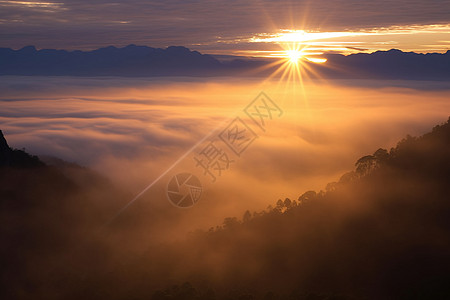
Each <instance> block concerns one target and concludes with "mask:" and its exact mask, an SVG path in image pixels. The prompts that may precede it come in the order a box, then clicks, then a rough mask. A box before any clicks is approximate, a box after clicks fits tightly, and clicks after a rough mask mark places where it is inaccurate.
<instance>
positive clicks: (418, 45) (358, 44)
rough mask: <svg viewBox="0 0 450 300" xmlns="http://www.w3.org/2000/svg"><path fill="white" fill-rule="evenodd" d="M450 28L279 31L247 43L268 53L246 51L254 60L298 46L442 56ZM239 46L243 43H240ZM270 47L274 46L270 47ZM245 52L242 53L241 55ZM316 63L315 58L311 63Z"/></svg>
mask: <svg viewBox="0 0 450 300" xmlns="http://www.w3.org/2000/svg"><path fill="white" fill-rule="evenodd" d="M449 36H450V24H434V25H408V26H391V27H380V28H369V29H361V30H358V31H336V32H333V31H312V30H298V29H281V30H278V31H276V32H273V33H259V34H256V35H254V36H252V37H250V38H248V39H247V40H246V42H247V43H248V44H249V45H250V46H249V48H251V45H258V44H259V45H265V47H266V48H268V49H271V50H266V51H256V52H255V51H251V50H250V51H247V54H248V55H252V56H255V57H258V56H259V57H271V56H274V55H275V56H276V55H277V50H276V49H275V47H274V46H275V45H281V46H282V47H283V45H285V44H292V43H295V44H298V45H300V46H301V47H306V48H308V51H315V52H329V53H340V54H345V55H348V54H352V53H359V52H365V53H371V52H375V51H378V50H390V49H393V48H395V49H399V50H402V51H414V52H417V53H430V52H437V53H444V52H446V51H447V50H449V49H450V43H449V38H448V37H449ZM241 42H242V40H241ZM271 45H273V46H271ZM244 53H245V51H241V53H240V54H241V55H243V54H244ZM310 61H315V62H319V60H317V59H316V58H315V57H313V59H312V60H310Z"/></svg>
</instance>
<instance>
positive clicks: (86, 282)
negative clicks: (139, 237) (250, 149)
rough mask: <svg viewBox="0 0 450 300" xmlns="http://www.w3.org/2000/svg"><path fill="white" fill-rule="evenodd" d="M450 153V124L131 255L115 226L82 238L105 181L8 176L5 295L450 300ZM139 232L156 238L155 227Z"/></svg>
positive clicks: (53, 173)
mask: <svg viewBox="0 0 450 300" xmlns="http://www.w3.org/2000/svg"><path fill="white" fill-rule="evenodd" d="M449 149H450V120H449V122H447V123H446V124H443V125H441V126H437V127H435V128H434V129H433V130H432V132H430V133H428V134H425V135H424V136H422V137H419V138H413V137H407V138H406V139H404V140H402V141H401V142H400V143H399V144H398V145H397V147H395V148H393V149H391V150H390V151H386V150H383V149H379V150H377V151H376V152H375V153H374V154H373V155H368V156H365V157H362V158H361V159H359V160H358V161H357V163H356V167H355V170H354V171H352V172H349V173H347V174H345V175H343V176H342V178H341V179H340V180H339V182H335V183H330V184H328V185H327V188H326V190H325V191H320V192H314V191H309V192H306V193H304V194H303V195H301V196H300V197H299V198H298V199H295V200H291V199H285V200H279V201H278V202H277V203H276V204H275V205H274V207H270V208H268V209H266V210H265V211H261V212H254V213H250V212H246V213H245V214H244V216H243V218H233V217H230V218H227V219H225V221H224V223H223V224H222V225H221V226H217V227H216V228H212V229H210V230H209V231H206V232H204V231H199V232H195V233H192V235H191V236H190V237H189V238H188V239H187V240H185V241H180V242H176V243H172V244H167V243H163V244H162V243H155V244H154V245H152V246H151V247H150V248H148V250H147V251H146V252H145V253H144V254H142V253H140V254H139V255H129V254H130V253H133V252H132V251H127V248H130V247H131V246H130V245H129V244H128V243H125V242H123V241H125V240H126V239H120V240H121V241H122V242H120V243H118V242H115V240H114V239H112V238H111V237H112V236H113V232H114V231H117V230H118V228H117V226H115V227H114V228H112V227H109V228H107V229H105V230H106V232H103V233H102V234H101V235H98V236H92V235H91V236H90V239H88V240H89V242H86V235H87V234H86V233H87V232H88V231H90V230H92V228H95V224H97V223H98V222H99V219H100V220H102V219H105V218H104V217H102V216H104V214H107V212H108V211H109V212H110V211H111V209H109V210H107V209H103V208H105V207H108V206H107V205H106V204H105V203H107V202H105V201H104V200H105V198H104V197H105V196H106V197H107V198H108V197H109V198H108V199H114V195H115V196H116V197H117V195H118V192H117V191H114V190H111V186H109V185H107V184H106V185H101V184H95V185H90V183H91V182H92V180H88V181H80V180H78V181H74V177H73V176H72V175H70V174H69V173H67V172H66V173H61V170H58V169H54V168H52V167H49V166H37V167H28V168H25V169H24V168H22V167H15V166H11V165H9V166H7V167H2V169H1V170H0V171H1V172H0V175H1V181H0V185H1V189H0V192H1V199H2V211H1V222H2V225H1V239H2V240H1V244H2V248H1V251H2V253H1V257H2V271H1V272H2V274H1V283H2V287H4V288H3V289H2V293H6V295H7V297H6V298H5V299H154V300H163V299H164V300H168V299H172V300H174V299H184V300H188V299H230V300H231V299H241V300H242V299H292V300H294V299H449V298H450V286H449V285H448V282H450V275H449V271H450V198H449V192H450V185H449V182H450V151H449ZM88 173H89V172H88ZM64 174H65V175H64ZM89 174H90V173H89ZM86 176H88V174H84V175H82V176H81V175H80V176H78V177H77V178H78V179H80V178H86ZM76 182H78V183H76ZM89 187H91V189H92V188H94V187H96V188H97V189H96V191H97V192H96V193H92V192H91V191H90V189H89ZM88 191H89V192H88ZM108 191H109V193H108ZM112 194H113V195H112ZM243 201H245V199H243ZM90 203H97V206H93V205H92V204H90ZM76 204H83V205H81V206H79V205H76ZM102 211H103V213H102ZM99 216H100V217H99ZM146 217H147V218H148V216H146ZM88 229H89V230H88ZM145 230H146V231H148V234H147V235H146V238H148V239H152V238H153V237H154V234H153V233H152V230H151V227H147V228H145ZM108 231H109V232H108ZM129 233H130V232H129ZM108 237H109V238H108ZM130 241H131V238H130ZM79 248H82V250H79ZM119 250H120V251H119ZM124 253H128V255H124ZM187 282H189V283H187Z"/></svg>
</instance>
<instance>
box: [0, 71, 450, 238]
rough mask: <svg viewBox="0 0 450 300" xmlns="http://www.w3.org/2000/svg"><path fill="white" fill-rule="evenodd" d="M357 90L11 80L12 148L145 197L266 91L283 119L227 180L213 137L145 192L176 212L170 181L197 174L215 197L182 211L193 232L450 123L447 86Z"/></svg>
mask: <svg viewBox="0 0 450 300" xmlns="http://www.w3.org/2000/svg"><path fill="white" fill-rule="evenodd" d="M348 83H349V82H329V83H326V82H308V83H306V85H305V93H302V92H300V91H299V90H298V89H297V91H296V92H295V93H294V92H293V90H292V89H285V88H284V86H283V85H279V84H278V83H277V82H271V81H266V82H261V81H257V80H253V79H242V80H235V79H223V78H216V79H214V80H213V79H211V80H209V81H208V80H206V79H190V78H188V79H186V78H171V79H159V78H153V79H130V78H127V79H123V78H70V77H39V78H27V77H3V80H2V82H1V84H0V88H1V90H2V95H1V99H0V112H1V113H0V129H2V130H3V132H4V134H5V136H6V138H7V139H8V141H9V144H10V145H11V146H12V147H15V148H22V147H24V148H26V149H27V150H28V151H29V152H31V153H32V154H38V155H44V154H45V155H54V156H57V157H60V158H63V159H65V160H68V161H74V162H78V163H81V164H84V165H87V166H89V167H91V168H94V169H96V170H98V171H100V172H101V173H103V174H105V175H106V176H108V177H110V178H111V179H113V180H114V182H115V183H116V184H118V185H119V186H122V187H126V188H127V189H128V190H130V191H131V193H132V194H138V193H139V192H140V191H141V190H142V189H144V188H145V187H146V186H147V185H148V184H150V183H151V182H152V181H153V180H154V179H155V178H157V177H158V176H159V175H160V174H161V173H163V172H164V171H166V170H167V169H168V168H169V167H170V166H171V165H172V164H173V162H175V161H176V160H177V159H178V158H179V157H180V156H181V155H183V154H184V153H186V151H188V150H189V149H190V148H191V147H192V146H193V145H195V144H196V143H198V142H199V141H201V140H202V138H203V137H204V136H205V135H207V134H209V133H211V131H212V130H213V129H215V128H217V129H219V131H220V130H221V128H223V127H224V126H226V125H227V124H228V122H229V121H230V120H232V118H233V117H235V116H240V115H242V109H243V108H244V107H245V106H246V105H247V104H248V103H249V102H250V101H251V100H253V99H254V97H255V96H256V95H257V94H258V93H259V92H260V91H262V90H263V91H265V92H266V93H267V94H268V95H270V97H272V99H273V100H274V101H275V102H276V103H277V104H278V105H279V106H280V107H282V109H283V110H284V114H283V116H282V117H281V118H280V119H276V120H275V119H274V120H273V122H271V123H270V124H268V127H267V131H266V132H262V131H258V132H257V134H258V136H259V137H258V139H256V140H255V142H254V143H252V144H251V145H250V146H249V147H248V148H247V150H246V151H245V152H244V153H243V154H242V155H241V157H233V159H234V160H235V163H233V165H232V166H231V168H230V170H227V171H226V172H225V171H224V172H223V175H222V176H221V177H220V178H218V180H217V182H215V183H211V180H210V178H208V176H204V175H203V174H202V170H201V169H200V168H199V167H197V166H196V164H195V161H194V158H193V155H195V153H198V151H200V147H204V145H205V143H206V142H207V140H206V141H205V143H202V144H201V145H200V146H199V148H197V149H196V150H195V151H196V152H195V151H194V153H191V154H189V155H188V156H187V157H186V158H185V159H184V160H183V161H182V162H181V163H180V165H178V166H176V167H175V168H174V169H173V170H171V172H169V173H168V174H167V176H165V177H163V178H162V180H161V182H159V183H158V184H157V185H155V186H154V188H152V189H151V190H149V191H148V192H147V193H145V194H144V195H143V197H142V199H141V200H142V201H144V202H145V201H147V203H148V201H150V203H153V204H154V205H156V206H158V207H160V208H161V209H164V210H166V209H175V208H173V207H172V206H171V205H170V204H169V203H168V201H167V198H166V196H165V185H166V184H167V182H168V180H169V179H170V176H172V175H174V174H176V173H177V172H185V171H188V172H191V173H194V174H197V176H198V177H199V178H200V179H201V181H202V183H203V185H204V188H205V190H204V195H203V196H202V199H201V200H200V202H199V203H198V204H197V205H196V206H195V208H193V209H192V211H191V210H189V211H187V212H185V211H184V212H183V213H180V214H181V215H184V216H185V217H186V219H185V220H192V218H193V217H195V218H196V220H197V221H198V222H196V223H195V224H194V223H192V222H191V223H186V224H184V223H183V222H182V221H180V224H183V225H182V226H186V229H194V228H196V227H198V226H208V225H213V224H217V222H218V221H220V220H221V219H223V218H224V217H226V216H230V215H239V214H240V213H242V212H243V211H245V210H246V209H256V210H259V209H263V208H265V207H266V206H267V205H268V204H272V203H273V202H274V201H276V199H278V198H284V197H290V198H293V199H296V198H297V197H298V196H299V195H300V194H302V193H303V192H305V191H306V190H311V189H315V190H320V189H323V188H324V186H325V184H326V183H327V182H329V181H334V180H338V179H339V176H340V175H342V174H343V173H344V172H346V171H348V170H351V169H352V168H353V164H354V162H355V161H356V159H357V158H359V157H361V156H363V155H366V154H369V153H372V152H374V151H375V150H376V149H378V148H379V147H385V148H390V147H392V146H394V145H395V143H396V142H397V141H398V140H400V139H401V138H403V137H404V136H405V135H406V134H412V135H418V134H421V133H424V132H426V131H428V130H429V129H430V128H431V127H432V126H433V125H435V124H437V123H440V122H444V121H445V120H446V119H447V118H448V115H449V111H450V104H449V103H448V88H449V87H448V84H445V83H442V84H441V86H436V83H435V84H434V85H431V86H428V84H427V83H425V82H423V83H421V85H422V87H423V89H422V90H418V89H412V88H411V87H410V86H411V85H412V84H414V85H417V86H419V83H418V82H413V83H405V82H396V83H395V84H396V85H399V86H401V85H403V87H389V86H385V84H386V83H383V82H380V81H379V82H373V81H370V82H365V81H359V82H358V81H353V82H350V83H351V84H352V85H348ZM355 84H356V85H355ZM427 86H428V90H427V89H425V87H427ZM437 87H438V89H437ZM255 130H256V129H255ZM212 137H214V134H213V135H212ZM130 200H131V199H130ZM141 200H140V201H141ZM153 204H152V205H153ZM175 210H176V209H175ZM183 218H184V217H183ZM180 226H181V225H180Z"/></svg>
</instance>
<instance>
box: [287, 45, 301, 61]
mask: <svg viewBox="0 0 450 300" xmlns="http://www.w3.org/2000/svg"><path fill="white" fill-rule="evenodd" d="M286 56H287V57H288V58H289V62H290V63H292V64H298V61H299V60H300V58H301V57H302V51H301V50H296V49H294V50H286Z"/></svg>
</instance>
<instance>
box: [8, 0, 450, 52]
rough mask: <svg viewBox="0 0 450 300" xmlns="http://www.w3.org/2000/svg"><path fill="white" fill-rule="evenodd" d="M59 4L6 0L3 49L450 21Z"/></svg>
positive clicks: (338, 11) (395, 9) (401, 5)
mask: <svg viewBox="0 0 450 300" xmlns="http://www.w3.org/2000/svg"><path fill="white" fill-rule="evenodd" d="M30 2H32V1H30ZM53 2H54V3H56V4H55V5H25V4H17V3H16V4H14V1H1V2H0V7H1V9H0V31H1V32H2V34H1V35H0V36H1V41H2V42H1V44H0V46H5V47H16V48H18V47H22V46H24V45H27V44H34V45H36V46H37V47H39V48H71V49H73V48H84V49H86V48H96V47H99V46H104V45H110V44H114V45H118V46H121V45H126V44H130V43H137V44H146V45H151V46H158V47H163V46H168V45H186V46H191V47H192V46H193V47H201V45H198V44H208V43H211V42H214V41H216V40H218V39H219V38H220V39H222V40H226V39H227V38H236V37H240V36H243V37H248V36H251V35H252V34H255V33H258V32H270V31H273V30H275V29H279V28H292V27H294V28H295V27H297V28H299V27H300V28H306V29H313V30H314V29H321V30H343V29H352V30H355V29H360V28H372V27H387V26H391V25H404V24H408V25H411V24H436V23H449V21H450V19H449V15H450V5H449V3H448V1H446V0H433V1H421V0H412V1H405V0H396V1H387V0H379V1H358V0H337V1H307V0H304V1H262V0H252V1H244V0H233V1H218V0H213V1H210V0H208V1H206V0H201V1H181V0H177V1H175V0H171V1H141V0H131V1H87V0H86V1H81V0H78V1H67V0H66V1H53ZM20 3H24V2H23V1H22V2H20Z"/></svg>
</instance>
